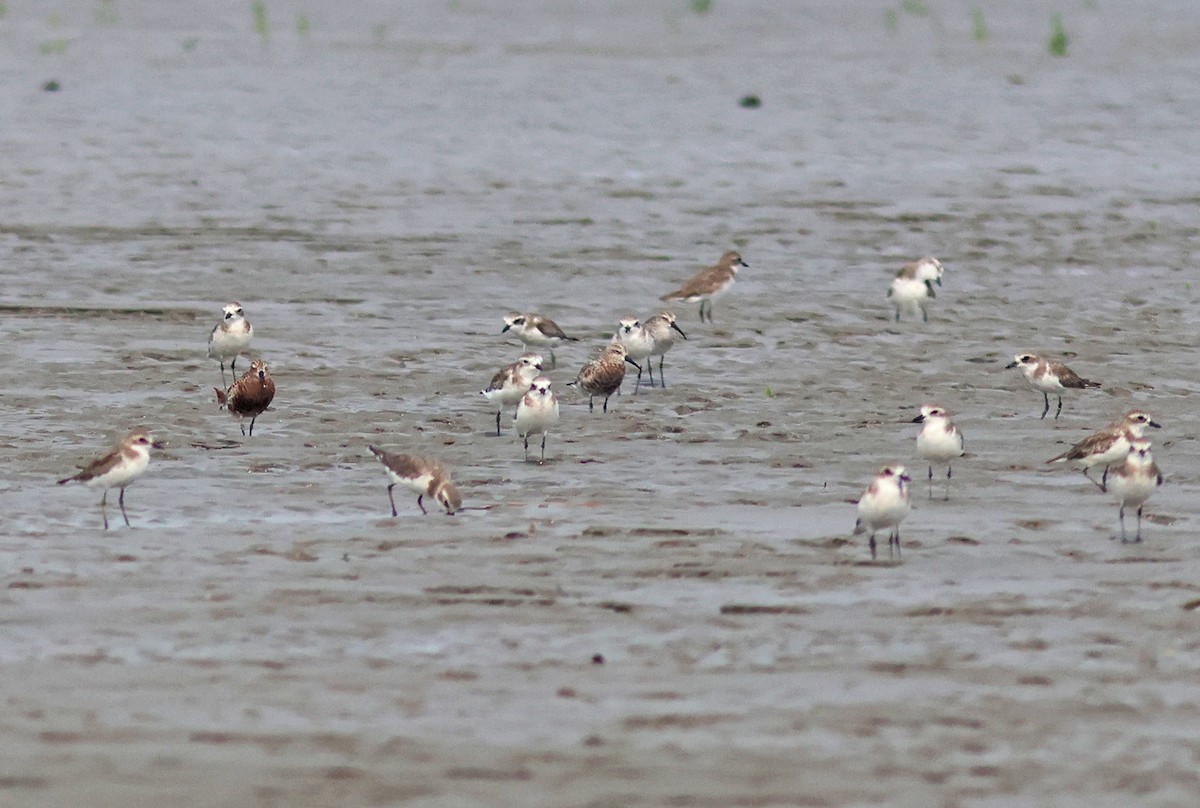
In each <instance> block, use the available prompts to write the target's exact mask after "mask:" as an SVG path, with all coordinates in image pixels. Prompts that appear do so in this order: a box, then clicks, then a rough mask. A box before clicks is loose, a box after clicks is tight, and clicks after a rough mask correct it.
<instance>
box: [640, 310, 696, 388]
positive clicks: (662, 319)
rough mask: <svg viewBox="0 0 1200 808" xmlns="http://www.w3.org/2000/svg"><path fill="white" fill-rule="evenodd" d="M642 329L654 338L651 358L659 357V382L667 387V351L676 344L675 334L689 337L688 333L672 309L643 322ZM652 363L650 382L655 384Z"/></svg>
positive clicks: (685, 337)
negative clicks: (664, 364) (681, 326)
mask: <svg viewBox="0 0 1200 808" xmlns="http://www.w3.org/2000/svg"><path fill="white" fill-rule="evenodd" d="M642 330H643V331H644V332H646V334H648V335H649V336H650V338H651V339H652V340H654V347H653V348H651V350H650V359H651V360H653V359H654V357H656V356H657V357H658V383H659V384H660V385H661V386H663V387H666V386H667V382H666V377H665V376H664V375H663V360H664V359H666V356H667V351H669V350H671V348H672V347H673V346H674V345H675V335H676V334H678V335H679V336H681V337H683V338H684V339H687V334H685V333H683V329H682V328H680V327H679V326H678V325H676V323H675V314H674V312H670V311H663V312H659V313H658V314H656V315H654V316H653V317H651V318H649V319H648V320H646V321H645V322H644V323H642ZM647 364H648V365H650V383H651V384H652V385H653V384H654V368H653V365H652V364H651V363H647Z"/></svg>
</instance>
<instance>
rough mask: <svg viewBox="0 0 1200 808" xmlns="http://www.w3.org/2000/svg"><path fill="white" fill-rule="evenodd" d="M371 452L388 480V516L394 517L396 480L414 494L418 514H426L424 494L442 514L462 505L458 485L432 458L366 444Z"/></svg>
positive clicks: (458, 508) (446, 470) (452, 511)
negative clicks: (389, 510) (393, 490)
mask: <svg viewBox="0 0 1200 808" xmlns="http://www.w3.org/2000/svg"><path fill="white" fill-rule="evenodd" d="M367 448H368V449H370V450H371V453H372V454H373V455H375V456H376V457H377V458H379V462H380V463H382V464H383V468H384V470H385V471H386V472H387V475H388V477H390V478H391V480H392V482H391V484H390V485H388V487H387V492H388V502H390V503H391V504H392V516H396V515H397V513H396V500H395V498H394V497H393V496H392V489H393V488H395V487H396V485H397V483H398V484H400V485H403V486H404V487H405V488H408V489H409V490H411V491H412V492H414V493H415V494H416V495H417V507H418V508H420V509H421V513H427V511H426V510H425V505H424V504H423V503H422V500H423V499H424V498H425V497H426V496H427V495H428V496H431V497H433V498H434V499H436V500H437V501H438V503H439V504H440V505H441V506H442V507H443V508H445V509H446V514H447V515H449V516H453V515H454V513H455V511H458V510H460V509H461V508H462V495H461V494H459V493H458V487H457V486H456V485H455V484H454V482H453V481H452V480H451V479H450V471H449V470H448V469H447V468H446V467H445V466H443V465H442V464H441V463H439V462H438V461H437V460H434V459H433V458H432V457H418V456H417V455H410V454H398V453H394V452H388V451H384V450H383V449H377V448H375V447H374V446H368V447H367Z"/></svg>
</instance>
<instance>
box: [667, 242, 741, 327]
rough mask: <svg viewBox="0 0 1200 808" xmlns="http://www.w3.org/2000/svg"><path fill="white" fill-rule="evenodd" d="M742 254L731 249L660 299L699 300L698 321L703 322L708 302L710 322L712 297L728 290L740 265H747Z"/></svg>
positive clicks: (689, 301)
mask: <svg viewBox="0 0 1200 808" xmlns="http://www.w3.org/2000/svg"><path fill="white" fill-rule="evenodd" d="M749 266H750V265H749V264H747V263H746V262H745V261H743V260H742V256H740V255H738V254H737V253H736V252H733V251H732V250H731V251H730V252H727V253H725V254H724V255H722V256H721V259H720V260H719V261H717V263H715V264H713V265H712V266H711V267H708V268H707V269H703V270H701V271H700V272H698V273H696V274H695V275H693V276H692V277H691V278H690V279H688V280H687V281H686V282H685V283H684V284H683V286H680V287H679V288H678V289H676V290H675V291H674V292H668V293H667V294H665V295H663V296H662V297H661V298H659V299H660V300H682V301H684V302H685V303H695V302H696V301H697V300H698V301H700V322H704V308H705V304H706V303H707V304H708V321H709V322H710V323H711V322H712V299H713V298H714V297H716V296H717V295H720V294H722V293H724V292H726V291H728V290H729V288H730V287H731V286H733V282H734V280H735V278H736V277H737V273H738V269H739V268H740V267H749Z"/></svg>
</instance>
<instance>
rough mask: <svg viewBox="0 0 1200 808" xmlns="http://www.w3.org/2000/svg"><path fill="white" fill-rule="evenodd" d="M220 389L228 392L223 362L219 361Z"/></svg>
mask: <svg viewBox="0 0 1200 808" xmlns="http://www.w3.org/2000/svg"><path fill="white" fill-rule="evenodd" d="M221 389H223V390H228V389H229V382H227V381H225V360H223V359H222V360H221Z"/></svg>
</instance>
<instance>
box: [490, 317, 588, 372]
mask: <svg viewBox="0 0 1200 808" xmlns="http://www.w3.org/2000/svg"><path fill="white" fill-rule="evenodd" d="M509 331H512V333H513V334H514V335H515V336H516V337H517V339H519V340H521V342H522V343H523V344H524V345H525V349H526V350H528V349H529V346H531V345H534V346H537V347H539V348H541V347H546V348H549V349H550V364H551V365H557V364H558V360H556V359H555V358H554V346H555V345H561V344H562V343H564V342H578V341H579V340H578V338H577V337H568V336H567V335H566V334H565V333H564V332H563V330H562V329H561V328H559V327H558V323H556V322H554V321H553V320H551V319H550V318H549V317H543V316H542V315H540V314H522V313H520V312H512V313H510V314H507V315H505V317H504V328H502V329H500V333H501V334H505V333H507V332H509Z"/></svg>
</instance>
